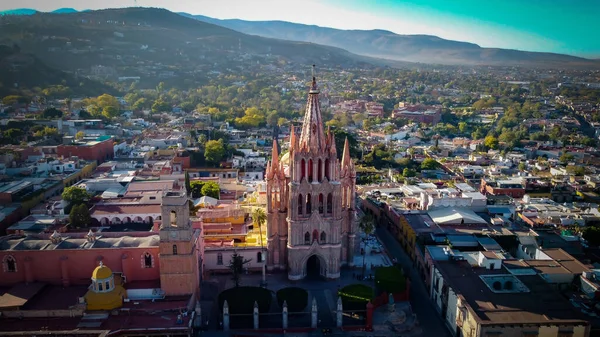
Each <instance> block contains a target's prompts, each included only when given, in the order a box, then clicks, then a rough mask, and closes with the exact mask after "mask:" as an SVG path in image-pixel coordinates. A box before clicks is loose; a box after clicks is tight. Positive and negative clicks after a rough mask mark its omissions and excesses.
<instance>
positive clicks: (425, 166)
mask: <svg viewBox="0 0 600 337" xmlns="http://www.w3.org/2000/svg"><path fill="white" fill-rule="evenodd" d="M439 166H440V163H438V162H437V161H436V160H435V159H432V158H425V159H424V160H423V162H422V163H421V170H435V169H437V168H438V167H439Z"/></svg>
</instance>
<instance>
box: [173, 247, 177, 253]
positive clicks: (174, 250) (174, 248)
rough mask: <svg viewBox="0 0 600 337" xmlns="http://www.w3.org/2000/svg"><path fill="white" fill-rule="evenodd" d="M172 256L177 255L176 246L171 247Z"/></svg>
mask: <svg viewBox="0 0 600 337" xmlns="http://www.w3.org/2000/svg"><path fill="white" fill-rule="evenodd" d="M173 255H177V245H173Z"/></svg>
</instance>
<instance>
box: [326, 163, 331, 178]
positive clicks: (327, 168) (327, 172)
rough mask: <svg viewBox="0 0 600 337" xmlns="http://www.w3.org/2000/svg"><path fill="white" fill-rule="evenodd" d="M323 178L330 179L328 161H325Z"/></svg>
mask: <svg viewBox="0 0 600 337" xmlns="http://www.w3.org/2000/svg"><path fill="white" fill-rule="evenodd" d="M325 178H327V180H331V177H330V176H329V159H325Z"/></svg>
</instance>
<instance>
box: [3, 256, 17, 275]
mask: <svg viewBox="0 0 600 337" xmlns="http://www.w3.org/2000/svg"><path fill="white" fill-rule="evenodd" d="M3 265H4V266H3V267H4V271H5V272H7V273H16V272H17V261H16V260H15V258H14V257H12V256H11V255H7V256H6V257H4V263H3Z"/></svg>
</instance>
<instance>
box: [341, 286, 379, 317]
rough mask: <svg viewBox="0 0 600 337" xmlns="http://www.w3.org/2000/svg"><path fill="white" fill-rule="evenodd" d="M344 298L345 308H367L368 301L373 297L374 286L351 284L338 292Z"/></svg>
mask: <svg viewBox="0 0 600 337" xmlns="http://www.w3.org/2000/svg"><path fill="white" fill-rule="evenodd" d="M338 295H339V296H340V297H341V298H342V306H343V307H344V310H357V311H358V310H366V305H367V303H368V302H369V301H370V300H372V299H373V288H371V287H369V286H367V285H364V284H351V285H348V286H345V287H343V288H342V289H340V291H339V292H338Z"/></svg>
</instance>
